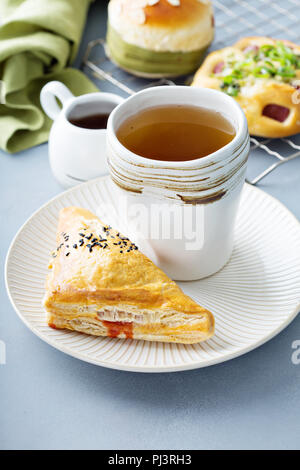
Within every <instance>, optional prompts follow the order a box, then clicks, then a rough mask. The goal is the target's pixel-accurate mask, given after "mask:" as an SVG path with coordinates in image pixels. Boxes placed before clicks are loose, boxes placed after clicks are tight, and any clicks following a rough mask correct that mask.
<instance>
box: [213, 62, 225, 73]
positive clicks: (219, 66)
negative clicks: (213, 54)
mask: <svg viewBox="0 0 300 470" xmlns="http://www.w3.org/2000/svg"><path fill="white" fill-rule="evenodd" d="M223 68H224V62H218V63H217V64H216V65H215V66H214V68H213V73H220V72H222V70H223Z"/></svg>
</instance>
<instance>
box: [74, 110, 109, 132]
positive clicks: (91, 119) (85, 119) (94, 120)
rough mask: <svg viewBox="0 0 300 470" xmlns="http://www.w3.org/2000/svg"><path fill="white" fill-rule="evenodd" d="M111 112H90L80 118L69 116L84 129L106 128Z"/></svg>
mask: <svg viewBox="0 0 300 470" xmlns="http://www.w3.org/2000/svg"><path fill="white" fill-rule="evenodd" d="M108 118H109V113H98V114H90V115H89V116H82V117H80V118H69V121H70V123H71V124H73V125H74V126H77V127H83V128H84V129H106V127H107V121H108Z"/></svg>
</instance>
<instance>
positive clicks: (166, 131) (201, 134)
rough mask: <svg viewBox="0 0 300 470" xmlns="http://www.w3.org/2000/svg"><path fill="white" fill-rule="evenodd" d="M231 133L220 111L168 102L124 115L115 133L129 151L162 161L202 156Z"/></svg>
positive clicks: (218, 146) (227, 141) (214, 149)
mask: <svg viewBox="0 0 300 470" xmlns="http://www.w3.org/2000/svg"><path fill="white" fill-rule="evenodd" d="M234 136H235V130H234V128H233V126H232V124H231V123H230V122H229V121H228V120H227V119H226V118H225V117H224V116H222V114H220V113H218V112H216V111H212V110H210V109H207V108H203V107H198V106H185V105H171V106H156V107H153V108H148V109H145V110H143V111H141V112H139V113H137V114H135V115H134V116H131V117H129V118H127V119H126V120H125V121H124V122H123V123H122V124H121V126H120V127H119V129H118V131H117V137H118V139H119V141H120V142H121V143H122V144H123V145H124V146H125V147H126V148H127V149H128V150H131V152H133V153H135V154H137V155H140V156H141V157H144V158H151V159H153V160H162V161H173V162H174V161H175V162H176V161H187V160H195V159H196V158H201V157H205V156H206V155H209V154H211V153H213V152H215V151H217V150H219V149H220V148H222V147H224V146H225V145H226V144H228V143H229V142H231V140H232V139H233V138H234Z"/></svg>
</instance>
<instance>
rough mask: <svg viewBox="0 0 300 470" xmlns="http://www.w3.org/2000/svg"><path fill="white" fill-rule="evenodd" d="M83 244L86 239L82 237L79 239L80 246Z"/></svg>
mask: <svg viewBox="0 0 300 470" xmlns="http://www.w3.org/2000/svg"><path fill="white" fill-rule="evenodd" d="M83 244H84V240H83V239H82V238H81V239H80V240H79V246H82V245H83Z"/></svg>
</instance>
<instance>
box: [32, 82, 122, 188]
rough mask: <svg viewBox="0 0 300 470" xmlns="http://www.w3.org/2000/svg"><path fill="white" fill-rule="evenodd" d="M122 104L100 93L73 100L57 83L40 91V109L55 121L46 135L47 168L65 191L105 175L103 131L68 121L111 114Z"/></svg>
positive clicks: (117, 98)
mask: <svg viewBox="0 0 300 470" xmlns="http://www.w3.org/2000/svg"><path fill="white" fill-rule="evenodd" d="M57 99H58V100H59V101H60V102H61V104H62V108H60V107H59V105H58V103H57ZM122 101H123V98H121V97H120V96H118V95H115V94H112V93H101V92H98V93H88V94H85V95H81V96H78V97H75V96H74V95H73V94H72V93H71V92H70V90H69V89H68V88H67V87H66V86H65V85H64V84H63V83H61V82H57V81H52V82H49V83H47V84H46V85H45V86H44V87H43V89H42V91H41V105H42V107H43V109H44V111H45V113H46V114H47V115H48V116H49V117H50V118H51V119H53V121H54V123H53V126H52V128H51V131H50V135H49V159H50V166H51V169H52V172H53V174H54V176H55V177H56V179H57V180H58V181H59V183H60V184H62V185H63V186H64V187H70V186H74V185H76V184H78V183H81V182H83V181H87V180H89V179H91V178H95V177H97V176H102V175H105V174H107V173H108V168H107V161H106V129H86V128H82V127H78V126H76V125H74V124H71V122H70V119H74V118H75V119H76V118H81V117H85V116H89V115H93V114H98V113H99V114H102V113H103V114H105V113H110V112H111V111H112V110H113V109H114V108H115V107H116V106H117V105H118V104H120V103H121V102H122Z"/></svg>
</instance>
